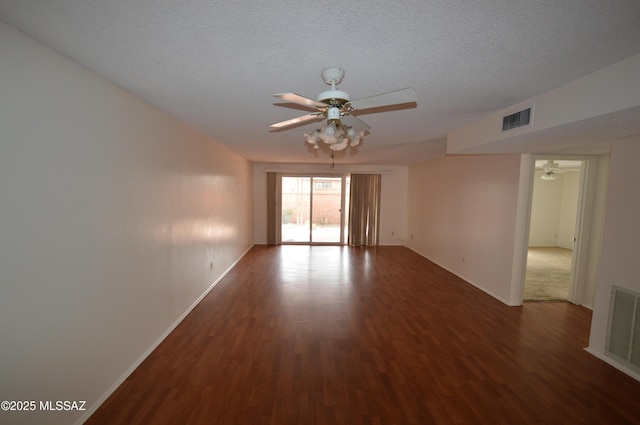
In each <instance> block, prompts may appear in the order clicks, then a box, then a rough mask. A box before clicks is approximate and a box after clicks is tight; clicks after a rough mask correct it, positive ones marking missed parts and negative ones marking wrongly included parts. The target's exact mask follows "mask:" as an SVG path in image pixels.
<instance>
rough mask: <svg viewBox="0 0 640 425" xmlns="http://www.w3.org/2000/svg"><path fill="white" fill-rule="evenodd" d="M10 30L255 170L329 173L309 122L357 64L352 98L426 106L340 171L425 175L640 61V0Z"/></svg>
mask: <svg viewBox="0 0 640 425" xmlns="http://www.w3.org/2000/svg"><path fill="white" fill-rule="evenodd" d="M0 19H2V20H4V21H5V22H7V23H8V24H10V25H12V26H14V27H15V28H17V29H19V30H21V31H23V32H25V33H26V34H28V35H30V36H32V37H34V38H36V39H38V40H40V41H41V42H43V43H44V44H46V45H48V46H50V47H51V48H53V49H54V50H56V51H58V52H59V53H61V54H63V55H66V56H68V57H70V58H72V59H73V60H75V61H76V62H78V63H80V64H82V65H84V66H85V67H87V68H89V69H92V70H94V71H96V72H98V73H99V74H101V75H103V76H104V77H106V78H107V79H109V80H111V81H113V82H114V83H116V84H118V85H119V86H121V87H123V88H124V89H126V90H128V91H130V92H132V93H134V94H136V95H137V96H139V97H141V98H143V99H145V100H146V101H148V102H150V103H151V104H154V105H155V106H157V107H158V108H160V109H162V110H164V111H167V112H168V113H170V114H172V115H174V116H175V117H177V118H179V119H180V120H182V121H184V122H186V123H188V124H189V125H191V126H192V127H194V128H196V129H198V130H200V131H202V132H204V133H207V134H208V135H210V136H211V137H212V138H213V139H214V140H216V141H217V142H219V143H221V144H224V145H226V146H227V147H229V148H230V149H231V150H234V151H236V152H238V153H239V154H241V155H242V156H244V157H246V158H247V159H249V160H251V161H260V162H301V163H311V162H327V160H328V155H327V154H326V153H324V152H322V151H320V152H316V153H314V152H312V150H311V149H308V148H307V146H306V145H305V143H304V138H303V136H302V134H303V133H304V132H305V131H309V130H311V129H313V128H315V127H317V124H309V125H307V126H302V127H296V128H292V129H290V130H288V131H283V132H269V131H268V128H267V126H268V125H269V124H271V123H274V122H277V121H282V120H285V119H288V118H293V117H295V116H299V115H303V114H304V113H305V112H303V111H301V110H298V109H292V108H283V107H278V106H274V103H278V99H276V98H274V97H272V96H271V95H272V94H273V93H282V92H295V93H298V94H301V95H303V96H307V97H311V98H315V97H316V95H317V94H318V93H319V92H321V91H324V90H326V89H328V86H327V85H325V84H324V82H323V81H322V79H321V78H320V72H321V71H322V70H323V69H324V68H327V67H341V68H343V69H345V70H346V77H345V79H344V81H343V82H342V83H341V84H340V86H339V89H341V90H344V91H347V92H348V93H349V94H350V95H351V98H352V99H358V98H361V97H366V96H370V95H373V94H378V93H383V92H387V91H391V90H396V89H400V88H404V87H413V88H414V89H415V90H416V92H417V94H418V102H417V107H416V108H413V109H405V110H392V111H387V112H380V113H374V114H368V115H362V116H360V119H362V120H363V121H365V122H366V123H367V124H369V125H370V126H371V127H372V130H371V134H369V135H368V136H367V137H366V138H365V142H364V144H363V145H362V146H361V147H360V148H359V149H358V151H357V153H356V154H349V153H347V154H344V153H342V155H339V156H338V158H337V161H341V162H343V163H363V164H388V165H394V164H410V163H415V162H417V161H421V160H424V159H428V158H431V157H433V156H438V155H442V154H443V153H444V146H445V145H444V140H445V138H446V135H447V133H448V132H450V131H451V130H453V129H456V128H459V127H461V126H463V125H465V124H468V123H471V122H473V121H476V120H478V119H480V118H482V117H484V116H486V115H488V114H490V113H492V112H495V111H496V110H499V109H502V108H505V107H508V106H510V105H513V104H515V103H517V102H519V101H522V100H524V99H527V98H530V97H532V96H536V95H539V94H541V93H544V92H546V91H548V90H550V89H553V88H555V87H558V86H561V85H563V84H566V83H568V82H570V81H572V80H575V79H576V78H578V77H581V76H583V75H586V74H589V73H591V72H593V71H596V70H598V69H601V68H603V67H605V66H607V65H610V64H612V63H614V62H617V61H619V60H622V59H624V58H626V57H629V56H631V55H634V54H636V53H638V52H640V1H638V0H608V1H606V2H605V1H603V0H574V1H570V0H566V1H557V0H537V1H530V0H527V1H515V0H482V1H479V0H478V1H461V0H448V1H425V0H403V1H395V2H390V1H388V0H385V1H380V0H374V1H366V2H365V1H341V2H338V1H328V0H314V1H306V0H304V1H293V0H277V1H274V0H267V1H260V2H249V1H214V0H209V1H208V0H182V1H179V2H176V1H173V0H155V1H136V2H131V1H126V0H28V1H27V0H0Z"/></svg>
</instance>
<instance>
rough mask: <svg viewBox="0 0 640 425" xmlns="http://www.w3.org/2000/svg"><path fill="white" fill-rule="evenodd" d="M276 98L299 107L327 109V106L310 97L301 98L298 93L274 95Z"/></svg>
mask: <svg viewBox="0 0 640 425" xmlns="http://www.w3.org/2000/svg"><path fill="white" fill-rule="evenodd" d="M273 96H274V97H279V98H280V99H282V100H286V101H287V102H291V103H297V104H298V105H304V106H310V107H315V108H326V107H327V104H326V103H322V102H318V101H316V100H313V99H309V98H308V97H304V96H300V95H299V94H296V93H277V94H274V95H273Z"/></svg>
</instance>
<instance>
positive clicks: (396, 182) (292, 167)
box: [253, 163, 408, 245]
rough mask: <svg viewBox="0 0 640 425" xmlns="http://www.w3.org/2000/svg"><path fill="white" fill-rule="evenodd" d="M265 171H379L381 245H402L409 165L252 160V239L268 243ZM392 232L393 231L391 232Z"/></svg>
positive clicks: (335, 172) (405, 217) (337, 172)
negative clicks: (297, 162) (266, 161)
mask: <svg viewBox="0 0 640 425" xmlns="http://www.w3.org/2000/svg"><path fill="white" fill-rule="evenodd" d="M267 171H274V172H280V173H310V174H313V173H326V174H329V175H332V174H340V173H358V172H359V173H363V172H370V173H381V174H382V188H381V196H380V197H381V204H380V245H404V243H405V240H406V228H407V214H406V211H407V210H406V205H407V179H408V167H402V166H379V165H376V166H369V165H342V164H336V165H335V167H334V168H329V167H328V166H326V165H322V164H271V163H254V164H253V240H254V243H256V244H258V245H264V244H266V243H267V216H266V215H267ZM392 233H393V234H392Z"/></svg>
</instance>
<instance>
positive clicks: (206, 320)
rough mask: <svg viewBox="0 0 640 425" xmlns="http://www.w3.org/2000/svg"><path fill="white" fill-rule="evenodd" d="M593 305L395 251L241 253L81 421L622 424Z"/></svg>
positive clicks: (625, 394)
mask: <svg viewBox="0 0 640 425" xmlns="http://www.w3.org/2000/svg"><path fill="white" fill-rule="evenodd" d="M590 320H591V312H590V311H589V310H587V309H585V308H582V307H578V306H574V305H571V304H568V303H562V302H555V303H526V304H525V305H524V306H523V307H507V306H505V305H504V304H502V303H500V302H498V301H496V300H494V299H493V298H491V297H490V296H488V295H486V294H484V293H483V292H481V291H479V290H478V289H476V288H474V287H472V286H471V285H469V284H467V283H465V282H463V281H462V280H460V279H459V278H457V277H455V276H453V275H451V274H450V273H448V272H446V271H445V270H443V269H441V268H439V267H437V266H435V265H434V264H432V263H431V262H429V261H427V260H425V259H424V258H422V257H420V256H419V255H417V254H415V253H414V252H412V251H410V250H408V249H406V248H401V247H378V248H367V249H365V248H347V247H326V246H324V247H323V246H313V247H309V246H281V247H267V246H257V247H254V248H253V249H252V250H251V251H250V252H249V253H248V254H247V255H246V256H245V257H244V258H243V259H242V260H241V261H240V262H239V264H238V265H237V266H236V267H235V268H234V269H233V270H232V271H231V272H230V273H229V274H228V275H227V276H226V277H225V278H224V279H223V280H222V281H221V282H220V283H219V284H218V285H217V286H216V287H215V288H214V289H213V290H212V291H211V292H210V293H209V295H208V296H207V297H206V298H205V299H204V300H203V301H202V302H201V303H200V304H199V305H198V306H197V307H196V308H195V309H194V310H193V312H192V313H191V314H190V315H189V316H187V318H186V319H185V320H184V321H183V322H182V323H181V324H180V325H179V326H178V327H177V328H176V330H175V331H174V332H173V333H172V334H171V335H169V336H168V337H167V339H166V340H165V341H164V342H163V343H162V344H161V345H160V346H159V347H158V348H157V349H156V350H155V351H154V352H153V353H152V354H151V355H150V356H149V358H148V359H147V360H145V361H144V362H143V363H142V364H141V365H140V367H139V368H138V369H137V370H136V371H135V372H134V373H133V374H132V375H131V376H130V377H129V378H128V379H127V380H126V381H125V382H124V383H123V384H122V386H121V387H120V388H119V389H118V390H117V391H116V392H115V393H114V394H113V395H112V396H111V397H110V398H109V399H108V400H107V401H106V402H105V403H104V404H103V405H102V407H101V408H100V409H99V410H98V411H97V412H96V413H95V414H94V415H93V416H92V417H91V418H90V419H89V421H88V422H87V424H172V425H175V424H215V425H224V424H252V425H253V424H272V425H276V424H277V425H287V424H300V425H310V424H327V425H329V424H331V425H335V424H345V425H359V424H368V425H390V424H509V425H514V424H616V425H618V424H633V423H640V383H639V382H637V381H635V380H633V379H631V378H630V377H628V376H626V375H624V374H622V373H621V372H619V371H617V370H616V369H614V368H612V367H611V366H609V365H607V364H606V363H604V362H602V361H600V360H598V359H596V358H595V357H593V356H591V355H590V354H588V353H587V352H585V351H584V350H583V348H584V347H586V346H587V344H588V334H589V326H590Z"/></svg>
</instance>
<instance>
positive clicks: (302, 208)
mask: <svg viewBox="0 0 640 425" xmlns="http://www.w3.org/2000/svg"><path fill="white" fill-rule="evenodd" d="M346 180H348V178H345V177H343V176H338V177H335V176H327V177H323V176H317V177H307V176H305V177H299V176H295V177H287V176H283V177H282V194H281V201H282V205H281V210H282V223H281V242H282V243H320V244H322V243H327V244H342V243H343V241H344V236H343V235H344V233H343V231H344V227H345V225H344V223H346V220H345V217H344V214H343V211H345V209H346V208H345V205H346V203H347V202H346V199H345V193H348V192H346V191H345V190H343V189H344V186H346V184H345V181H346Z"/></svg>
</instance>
